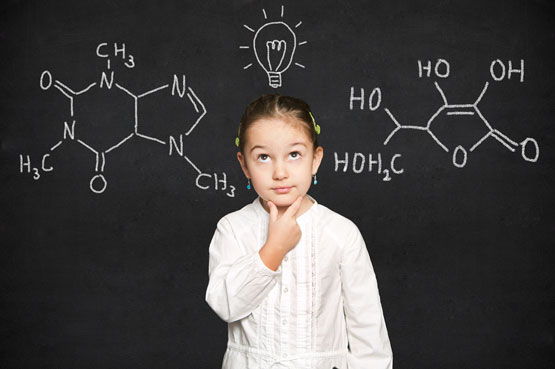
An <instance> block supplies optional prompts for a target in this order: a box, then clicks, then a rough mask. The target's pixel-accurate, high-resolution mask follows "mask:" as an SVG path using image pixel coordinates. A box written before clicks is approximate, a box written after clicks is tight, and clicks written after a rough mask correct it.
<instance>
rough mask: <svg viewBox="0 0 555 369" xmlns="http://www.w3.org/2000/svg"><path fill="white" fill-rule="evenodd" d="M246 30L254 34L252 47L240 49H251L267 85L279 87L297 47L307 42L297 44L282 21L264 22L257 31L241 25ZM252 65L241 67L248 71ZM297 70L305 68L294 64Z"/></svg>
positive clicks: (265, 16)
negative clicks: (263, 72) (265, 77)
mask: <svg viewBox="0 0 555 369" xmlns="http://www.w3.org/2000/svg"><path fill="white" fill-rule="evenodd" d="M284 11H285V8H284V7H283V5H282V6H281V18H283V14H284ZM262 14H263V15H264V19H265V20H267V19H268V16H267V14H266V10H265V9H262ZM302 23H303V22H301V21H299V22H298V23H297V24H296V25H295V27H294V28H298V27H299V26H300V25H301V24H302ZM243 27H245V28H246V29H247V30H249V31H250V32H252V33H254V36H253V39H252V46H248V45H241V46H239V48H240V49H247V50H248V49H251V48H252V50H253V51H254V56H255V58H256V61H257V62H258V64H259V65H260V67H262V69H263V70H264V71H265V72H266V76H267V77H268V83H269V85H270V87H273V88H278V87H281V75H282V73H284V72H285V71H286V70H287V69H289V67H290V66H291V63H293V58H294V57H295V51H296V50H297V46H302V45H305V44H306V43H307V41H301V42H299V43H297V36H296V35H295V32H294V31H293V29H292V28H291V27H290V26H289V25H288V24H287V23H285V22H283V21H273V22H266V23H264V24H263V25H262V26H260V27H259V28H258V29H257V30H254V29H253V28H252V27H249V26H247V25H246V24H244V25H243ZM252 65H253V63H249V64H247V65H245V66H244V67H243V69H248V68H250V67H251V66H252ZM295 65H296V66H297V67H299V68H303V69H304V68H305V66H304V65H302V64H299V63H295Z"/></svg>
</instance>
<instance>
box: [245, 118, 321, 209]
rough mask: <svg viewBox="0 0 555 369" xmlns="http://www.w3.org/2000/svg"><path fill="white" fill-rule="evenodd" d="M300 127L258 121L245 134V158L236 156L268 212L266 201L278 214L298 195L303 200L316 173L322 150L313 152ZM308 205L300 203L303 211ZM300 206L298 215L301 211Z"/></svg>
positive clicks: (289, 121) (291, 123)
mask: <svg viewBox="0 0 555 369" xmlns="http://www.w3.org/2000/svg"><path fill="white" fill-rule="evenodd" d="M302 125H303V123H301V122H298V121H296V120H295V119H294V118H289V117H286V118H283V117H276V118H263V119H260V120H257V121H256V122H254V123H252V124H251V125H250V126H249V128H248V130H247V132H246V142H245V145H244V155H243V154H242V153H241V152H238V153H237V159H238V160H239V163H241V168H242V169H243V172H244V173H245V175H246V176H247V177H248V178H251V181H252V185H253V187H254V190H255V191H256V193H257V194H258V195H259V196H260V197H261V198H262V200H263V202H264V204H263V205H264V208H265V209H266V210H267V211H269V208H268V204H267V202H268V201H272V202H273V203H274V204H275V205H276V206H277V207H278V211H279V213H281V212H283V211H284V210H285V209H286V208H287V207H288V206H290V205H291V204H292V203H293V202H294V201H295V199H296V198H297V197H298V196H299V195H302V196H303V197H304V195H305V194H306V193H307V192H308V189H309V188H310V183H311V180H312V175H313V174H316V172H317V171H318V167H319V166H320V162H321V161H322V156H323V151H324V150H323V149H322V147H321V146H319V147H318V148H317V149H316V150H314V149H313V143H312V141H310V138H309V136H308V134H307V132H306V130H305V128H303V126H302ZM307 202H308V203H310V200H308V199H306V198H305V199H303V204H305V206H304V210H306V209H307V205H308V204H307ZM303 204H301V209H300V211H299V213H298V214H301V212H302V211H303ZM308 206H309V205H308Z"/></svg>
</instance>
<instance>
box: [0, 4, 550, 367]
mask: <svg viewBox="0 0 555 369" xmlns="http://www.w3.org/2000/svg"><path fill="white" fill-rule="evenodd" d="M0 9H1V15H0V24H1V26H0V32H1V50H2V51H1V55H2V57H1V60H0V65H1V68H2V69H1V72H2V77H1V83H0V91H1V92H0V99H1V107H2V109H1V117H0V122H1V123H0V139H1V151H0V155H1V162H2V173H1V176H2V177H1V194H0V199H1V202H0V208H1V209H2V210H1V212H0V216H1V218H0V220H1V223H0V226H1V228H0V229H1V247H0V250H1V259H0V260H1V267H0V275H1V284H0V286H1V295H2V303H1V305H0V306H1V308H0V317H1V319H2V325H1V331H2V334H1V337H2V339H1V342H0V347H1V349H0V350H1V351H2V354H1V355H0V357H1V359H0V360H1V361H0V367H2V368H218V367H219V366H220V365H221V359H222V355H223V352H224V350H225V345H226V340H227V336H226V334H227V333H226V325H225V323H224V322H222V321H220V320H219V319H218V317H217V316H216V315H215V314H214V313H213V312H212V311H211V310H210V308H209V306H208V305H207V304H206V303H205V301H204V293H205V289H206V286H207V283H208V273H207V270H208V244H209V241H210V239H211V237H212V234H213V231H214V229H215V224H216V222H217V221H218V219H219V218H220V217H222V216H223V215H225V214H227V213H228V212H230V211H233V210H236V209H238V208H240V207H242V206H243V205H245V204H247V203H248V202H250V201H252V199H253V198H254V196H255V193H254V192H253V191H252V190H251V191H248V190H247V189H246V188H245V185H246V181H245V179H244V177H243V175H242V173H241V171H240V168H239V166H238V164H237V163H236V159H235V152H236V147H235V145H234V139H235V136H236V132H237V124H238V120H239V117H240V115H241V113H242V111H243V109H244V107H245V106H246V104H247V103H248V102H249V101H251V100H253V99H254V98H256V97H257V96H258V95H260V94H262V93H268V92H274V91H277V92H279V93H282V94H286V95H292V96H297V97H301V98H304V99H306V100H307V101H308V102H309V103H310V104H311V107H312V110H313V112H314V115H315V118H316V121H317V122H318V123H319V125H320V126H321V129H322V133H321V135H320V138H319V139H320V141H321V144H322V145H323V147H324V151H325V154H324V160H323V164H322V166H321V167H320V171H319V172H318V184H317V185H316V186H313V188H311V190H310V194H311V195H312V196H314V197H315V198H316V199H317V200H318V201H319V202H320V203H322V204H324V205H326V206H328V207H329V208H331V209H333V210H335V211H337V212H339V213H340V214H343V215H345V216H347V217H348V218H350V219H352V220H353V221H354V222H355V223H356V224H357V225H358V227H359V228H360V229H361V231H362V234H363V236H364V238H365V240H366V243H367V246H368V249H369V252H370V255H371V258H372V262H373V264H374V268H375V271H376V275H377V278H378V283H379V287H380V295H381V299H382V306H383V309H384V315H385V318H386V322H387V326H388V330H389V335H390V339H391V343H392V347H393V353H394V363H395V364H394V365H395V367H396V368H411V369H412V368H505V369H507V368H519V369H521V368H553V367H554V365H555V342H554V341H555V336H554V335H555V321H554V311H555V293H554V292H555V291H554V289H555V287H554V280H555V278H554V273H553V264H554V262H555V257H554V250H555V247H554V245H555V242H554V237H555V211H554V206H555V191H554V189H555V172H554V166H553V164H554V155H555V146H554V144H555V137H554V132H555V130H554V128H553V123H554V117H555V114H554V113H555V110H554V106H555V104H554V102H555V83H554V78H553V76H554V75H555V73H554V72H555V53H554V45H555V8H554V7H553V5H552V3H551V2H548V1H491V2H484V1H459V2H455V1H443V2H422V1H408V0H405V1H401V2H398V1H380V2H377V1H373V2H369V1H350V2H344V1H329V0H326V1H318V2H316V1H315V2H299V1H284V2H274V1H262V2H259V1H196V2H192V1H173V2H161V1H150V2H147V1H137V2H108V1H88V2H75V1H59V2H41V1H8V2H3V3H2V5H1V6H0ZM271 22H275V23H276V24H277V23H279V22H281V23H284V24H286V25H287V26H288V27H289V28H290V31H291V32H292V33H293V34H294V35H295V37H296V39H295V41H294V43H293V44H289V46H290V47H291V46H292V45H294V46H295V54H294V56H293V58H292V60H291V63H290V66H289V68H287V69H286V70H285V71H284V72H283V73H281V75H280V77H278V76H276V75H273V76H270V73H266V72H265V71H264V70H263V68H262V67H261V65H259V63H258V61H259V60H258V59H257V58H256V56H255V54H254V50H253V48H254V46H253V45H254V44H253V37H254V36H255V35H260V34H261V33H262V32H260V34H259V33H258V32H257V31H258V30H260V29H261V28H262V27H263V26H264V25H266V24H269V23H271ZM268 27H269V26H268ZM276 32H282V34H279V36H276V37H279V38H280V39H281V38H285V37H290V34H291V32H289V30H287V29H286V28H282V29H281V31H276ZM288 32H289V33H288ZM122 49H123V51H122ZM272 57H274V56H272ZM259 59H260V58H259ZM108 60H109V61H108ZM262 61H264V57H262ZM286 61H287V60H286ZM274 67H275V63H274ZM112 73H113V75H112ZM279 78H281V81H279ZM279 82H281V85H280V86H277V84H279ZM270 84H274V86H275V87H272V86H271V85H270ZM164 86H165V87H164ZM363 95H364V98H362V96H363ZM361 107H362V109H361ZM170 150H171V151H170ZM380 165H381V167H380Z"/></svg>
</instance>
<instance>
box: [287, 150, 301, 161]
mask: <svg viewBox="0 0 555 369" xmlns="http://www.w3.org/2000/svg"><path fill="white" fill-rule="evenodd" d="M289 156H291V158H292V159H293V160H297V159H299V158H300V157H301V154H299V152H297V151H293V152H292V153H290V154H289Z"/></svg>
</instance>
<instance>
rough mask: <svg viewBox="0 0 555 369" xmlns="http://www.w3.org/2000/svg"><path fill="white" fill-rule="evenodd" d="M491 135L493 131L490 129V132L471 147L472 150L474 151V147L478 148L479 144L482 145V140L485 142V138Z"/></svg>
mask: <svg viewBox="0 0 555 369" xmlns="http://www.w3.org/2000/svg"><path fill="white" fill-rule="evenodd" d="M490 135H491V131H489V132H488V133H486V134H485V135H484V137H482V138H481V139H480V141H478V142H476V143H475V144H474V145H473V146H472V147H471V148H470V152H472V151H474V149H476V148H477V147H478V146H480V144H481V143H482V142H484V140H485V139H486V138H488V137H489V136H490Z"/></svg>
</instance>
